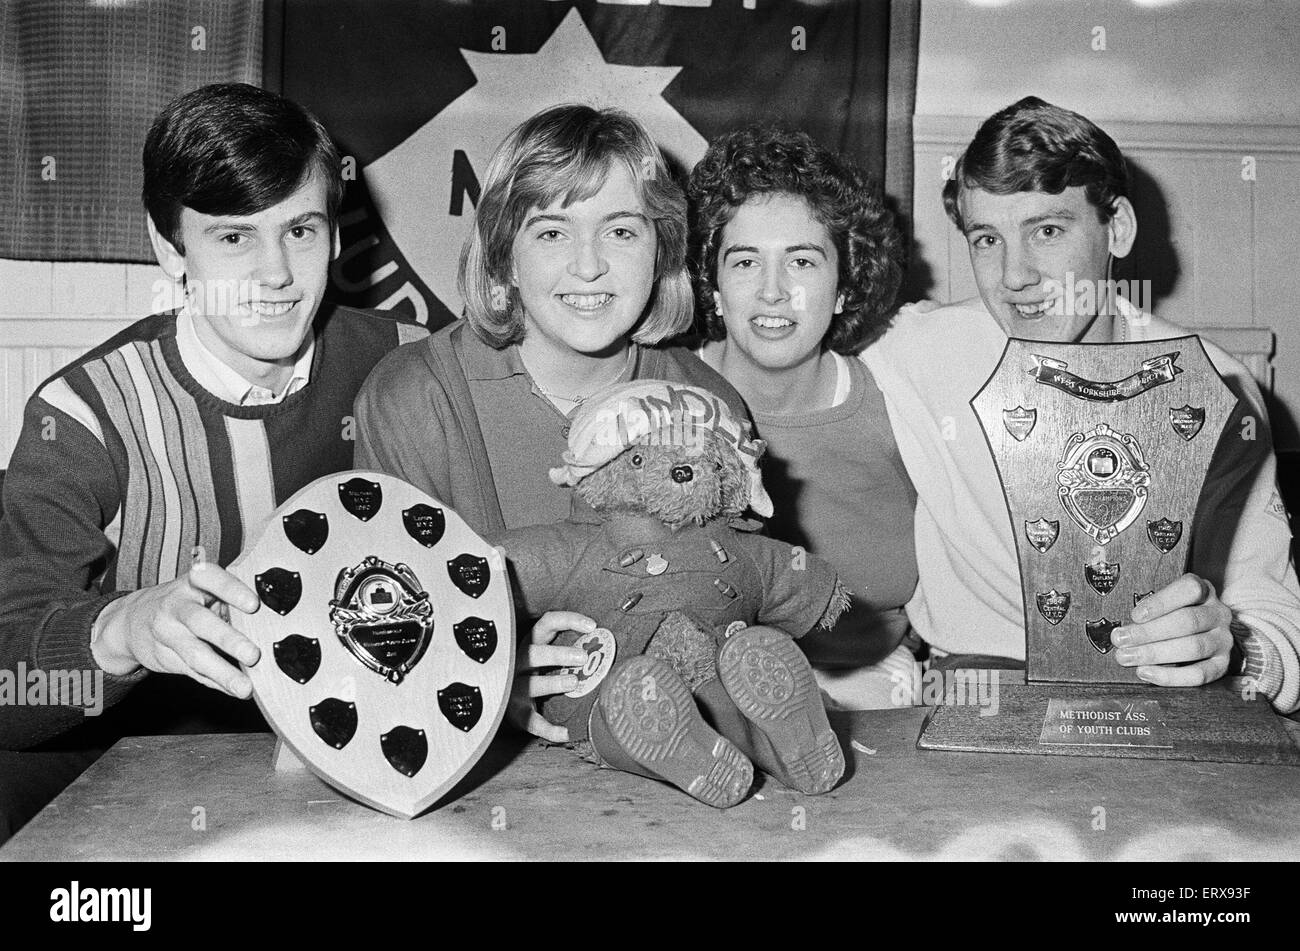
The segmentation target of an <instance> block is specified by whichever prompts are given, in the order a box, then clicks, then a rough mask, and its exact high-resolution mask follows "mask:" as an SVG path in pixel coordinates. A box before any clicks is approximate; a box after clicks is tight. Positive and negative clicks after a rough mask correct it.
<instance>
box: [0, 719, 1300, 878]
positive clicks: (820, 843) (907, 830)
mask: <svg viewBox="0 0 1300 951" xmlns="http://www.w3.org/2000/svg"><path fill="white" fill-rule="evenodd" d="M924 715H925V711H924V710H921V709H915V708H913V709H904V710H891V711H876V712H870V713H855V714H849V715H844V716H837V717H835V719H834V723H835V725H836V728H837V730H839V732H840V735H841V737H842V738H843V739H844V740H845V744H846V748H848V749H850V751H851V757H850V770H851V771H852V775H851V776H850V777H849V779H848V780H847V781H846V782H845V783H843V784H842V785H841V786H840V787H839V788H838V789H836V790H834V791H833V792H831V793H829V794H828V795H825V796H818V797H808V796H803V795H800V794H798V793H794V792H791V791H790V790H787V789H784V788H782V787H781V786H779V785H778V784H776V783H775V782H774V781H770V780H769V781H767V782H765V783H762V784H760V785H758V786H757V788H756V790H755V794H752V795H751V796H750V797H749V799H747V800H746V801H745V802H743V803H742V804H741V805H739V806H737V807H735V808H733V809H729V810H727V811H725V812H719V811H715V810H713V809H710V808H708V807H706V806H703V805H700V804H699V803H697V802H695V801H694V800H692V799H690V798H689V797H687V796H686V795H684V794H683V793H680V792H678V791H677V790H675V789H672V788H670V787H668V786H664V785H661V784H657V783H653V782H651V781H649V780H644V779H639V778H637V777H634V776H630V775H628V774H625V773H618V772H614V771H611V770H599V769H596V768H594V767H592V766H589V765H588V764H586V763H584V762H582V761H581V760H579V759H578V758H577V757H576V756H575V755H574V754H572V753H570V752H569V751H567V750H565V749H563V748H547V747H543V746H542V745H540V744H538V743H533V742H528V741H526V740H524V739H522V738H517V737H504V738H502V739H500V740H498V742H497V743H496V744H495V746H494V747H493V749H492V750H491V751H490V752H489V753H488V755H487V756H486V757H485V758H484V760H483V761H482V762H481V763H480V764H479V766H478V767H476V768H475V770H474V771H473V772H472V773H471V774H470V775H469V776H468V777H467V778H466V780H465V781H464V782H463V783H462V784H461V786H460V787H458V789H457V790H456V791H455V793H454V794H453V795H455V796H456V798H453V799H450V800H448V801H447V802H446V803H445V804H443V805H440V806H438V807H437V808H435V809H434V810H433V811H431V812H427V813H425V814H424V815H423V816H421V817H419V818H417V819H415V820H413V821H407V820H401V819H395V818H392V817H390V816H386V815H382V814H380V813H378V812H375V811H373V810H371V809H368V808H366V807H365V806H361V805H358V804H356V803H354V802H351V801H349V800H347V799H345V798H344V797H343V796H341V795H340V794H338V793H336V792H334V791H333V790H332V789H330V788H329V787H328V786H326V785H325V784H323V783H322V782H320V781H319V780H318V779H316V778H315V776H313V775H312V774H311V773H309V772H307V771H297V772H288V773H286V772H280V773H276V772H274V771H273V770H272V768H271V762H272V748H273V746H274V738H273V737H271V736H270V735H265V734H231V735H218V736H166V737H141V738H131V739H126V740H123V741H122V742H120V743H118V744H117V745H116V746H115V747H113V749H112V750H110V751H109V752H108V753H107V754H106V755H105V756H104V757H103V758H102V759H100V760H99V761H98V762H97V763H96V764H95V765H94V766H92V767H91V768H90V769H89V770H88V771H87V772H86V773H85V774H84V775H83V776H82V777H81V778H80V779H78V780H77V781H76V783H74V784H73V785H72V786H71V787H69V788H68V789H67V790H65V791H64V792H63V794H62V795H60V796H59V797H58V798H57V799H56V800H55V801H54V802H53V803H51V804H50V805H49V806H48V807H47V808H46V809H45V810H44V811H43V812H42V813H41V814H40V815H39V816H38V817H37V818H36V819H35V820H33V822H32V823H31V824H30V825H28V826H27V827H26V828H24V829H23V830H22V831H21V832H19V833H18V835H16V836H15V837H14V838H12V839H11V840H10V841H9V842H8V843H7V844H6V845H5V846H4V847H3V848H0V859H4V860H11V861H12V860H30V859H56V860H88V859H89V860H98V859H115V860H140V859H146V860H159V859H178V860H194V859H197V860H222V859H378V860H400V859H479V860H501V859H506V860H509V859H543V858H555V859H570V858H571V859H653V858H726V859H736V858H744V859H935V858H941V859H986V858H1016V859H1019V858H1048V859H1147V858H1165V859H1204V858H1217V859H1225V858H1226V859H1251V860H1258V859H1284V860H1287V859H1289V860H1295V859H1297V858H1300V769H1297V768H1294V767H1279V766H1223V765H1217V764H1206V763H1186V762H1169V761H1153V760H1151V761H1149V760H1115V759H1098V758H1092V757H1065V756H1019V755H1005V754H1001V755H1000V754H983V753H940V752H926V751H920V750H917V749H916V748H915V742H916V738H917V735H918V733H919V730H920V728H921V723H922V720H923V718H924ZM1289 729H1290V730H1291V731H1292V735H1293V738H1295V736H1296V735H1300V728H1297V726H1296V724H1289ZM849 741H854V742H856V744H858V745H860V746H862V747H865V748H866V750H865V751H864V750H861V749H856V748H853V747H849V746H848V743H849Z"/></svg>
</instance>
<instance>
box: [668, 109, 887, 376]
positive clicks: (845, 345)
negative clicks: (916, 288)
mask: <svg viewBox="0 0 1300 951" xmlns="http://www.w3.org/2000/svg"><path fill="white" fill-rule="evenodd" d="M687 193H688V195H689V197H690V202H691V252H692V253H691V259H692V262H691V263H692V268H693V271H694V277H695V289H696V300H697V303H698V305H699V328H698V329H699V331H700V333H701V334H702V335H703V336H704V337H705V338H706V339H708V340H722V339H724V338H725V337H726V336H727V330H726V324H725V323H724V322H723V319H722V317H720V316H719V315H718V312H717V309H716V308H715V306H714V300H713V294H714V292H715V291H716V290H717V289H718V283H717V275H718V250H719V249H718V245H719V243H720V241H721V239H722V229H723V228H725V227H726V225H727V223H728V222H729V221H731V219H732V217H734V215H735V214H736V209H738V208H739V207H740V206H741V205H743V204H744V203H745V202H746V201H747V200H748V199H749V198H751V197H753V196H755V195H771V194H788V195H793V196H797V197H799V198H802V199H804V200H805V201H806V202H807V203H808V206H809V208H810V209H811V211H812V213H813V216H814V217H815V218H816V219H817V220H818V221H820V222H821V223H822V224H823V225H825V227H826V230H827V231H828V232H829V233H830V237H831V240H832V241H833V242H834V243H835V250H836V252H837V254H838V256H839V290H840V293H842V294H843V295H844V309H843V312H842V313H839V314H836V315H835V316H834V318H833V319H832V321H831V326H830V329H829V330H828V331H827V333H826V339H825V340H824V341H823V344H824V346H826V347H827V348H828V349H830V350H833V351H835V352H836V353H843V354H850V353H856V352H857V351H859V350H861V349H862V348H863V347H864V346H866V344H867V343H869V342H870V341H871V340H872V339H873V338H874V337H876V336H878V335H879V334H880V333H881V332H883V331H884V329H885V328H886V327H887V326H888V324H889V316H890V313H891V311H892V309H893V305H894V298H895V296H896V295H897V294H898V287H899V284H900V283H901V282H902V279H903V267H904V263H905V259H906V252H905V248H904V244H903V237H902V235H901V234H900V233H899V230H898V228H897V227H896V226H895V223H894V215H893V213H892V212H891V211H890V210H889V209H888V208H887V207H886V206H885V204H884V201H883V199H882V197H881V190H880V186H879V184H878V183H877V182H876V181H875V180H874V179H873V178H871V177H870V176H869V175H867V173H866V172H864V171H863V170H862V169H861V168H859V167H858V166H857V165H856V164H855V163H854V162H853V161H851V160H850V159H848V158H847V157H845V156H843V155H839V154H837V153H835V152H832V151H831V150H830V149H827V148H825V147H823V146H821V145H818V144H817V143H816V142H814V141H813V139H812V137H811V136H809V135H808V134H807V133H805V132H795V131H791V130H787V129H781V128H776V127H771V126H751V127H750V128H747V129H741V130H739V131H736V132H731V133H728V134H727V135H724V136H722V137H720V138H718V139H715V140H714V141H713V143H712V144H711V145H710V146H709V148H708V151H707V152H705V154H704V158H702V159H700V161H699V164H697V165H696V166H695V169H694V171H692V172H691V178H690V184H689V185H688V186H687Z"/></svg>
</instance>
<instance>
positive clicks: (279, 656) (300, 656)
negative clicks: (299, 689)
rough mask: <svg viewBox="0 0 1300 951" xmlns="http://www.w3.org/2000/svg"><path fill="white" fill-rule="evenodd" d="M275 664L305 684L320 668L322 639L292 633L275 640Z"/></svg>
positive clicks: (287, 674) (286, 673) (289, 675)
mask: <svg viewBox="0 0 1300 951" xmlns="http://www.w3.org/2000/svg"><path fill="white" fill-rule="evenodd" d="M275 664H276V666H277V667H279V668H280V669H281V670H282V671H284V673H285V675H286V676H288V677H292V678H293V679H294V680H296V681H297V682H298V683H300V684H305V683H307V681H309V680H311V679H312V678H313V677H315V676H316V671H318V670H320V641H318V640H316V638H314V637H303V636H302V635H301V634H290V635H289V636H288V637H286V638H285V639H284V640H282V641H276V642H275Z"/></svg>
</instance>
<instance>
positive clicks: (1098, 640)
mask: <svg viewBox="0 0 1300 951" xmlns="http://www.w3.org/2000/svg"><path fill="white" fill-rule="evenodd" d="M1117 627H1119V621H1111V620H1108V619H1106V618H1100V619H1098V620H1096V621H1085V622H1084V624H1083V628H1084V631H1085V632H1086V633H1087V635H1088V643H1090V644H1091V645H1092V646H1093V647H1095V648H1096V649H1097V650H1098V651H1100V652H1101V653H1103V654H1109V653H1110V649H1111V648H1112V647H1114V646H1115V645H1114V644H1112V643H1111V642H1110V632H1111V631H1113V630H1115V628H1117Z"/></svg>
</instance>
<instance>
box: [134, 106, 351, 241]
mask: <svg viewBox="0 0 1300 951" xmlns="http://www.w3.org/2000/svg"><path fill="white" fill-rule="evenodd" d="M143 158H144V190H143V197H144V206H145V209H146V210H147V211H148V212H149V216H150V217H151V218H152V219H153V222H154V225H155V226H156V227H157V228H158V231H159V233H160V234H162V236H163V237H164V238H166V239H167V240H168V241H170V242H171V243H172V244H173V245H174V246H175V247H176V250H177V251H180V252H181V253H182V254H184V253H185V249H184V247H182V244H181V235H180V222H181V209H182V208H191V209H193V210H194V211H197V212H200V213H201V214H205V215H252V214H256V213H257V212H259V211H264V210H266V209H267V208H270V207H271V206H272V205H274V204H276V203H277V202H280V201H283V200H284V199H285V198H287V197H289V195H291V194H293V192H294V191H295V190H296V189H297V188H298V187H300V186H301V185H302V184H303V182H305V181H306V180H307V179H308V178H309V177H310V176H311V174H312V173H313V172H315V173H317V174H319V175H321V176H322V177H323V178H324V180H325V188H326V213H327V214H328V216H329V220H330V225H331V226H333V224H334V222H335V221H336V220H337V216H338V209H339V204H340V203H341V202H342V200H343V176H342V171H343V170H342V162H341V161H340V159H339V153H338V149H336V148H335V147H334V143H333V142H332V141H331V140H330V137H329V133H327V132H326V131H325V127H324V126H322V125H321V124H320V122H319V121H317V119H316V118H315V116H313V115H312V114H311V113H310V112H308V111H307V110H306V109H304V108H303V107H302V106H300V105H298V104H297V103H296V102H293V101H291V100H289V99H285V98H284V97H283V96H277V95H276V94H275V93H272V92H267V91H266V90H265V89H259V88H257V87H256V86H250V85H248V84H247V83H213V84H211V85H208V86H202V87H200V88H198V89H195V90H193V91H192V92H188V93H185V94H184V95H182V96H178V97H177V98H175V99H173V100H172V101H171V102H169V103H168V104H167V105H166V106H165V107H164V108H163V111H162V112H160V113H159V114H158V117H157V118H156V119H154V121H153V125H152V126H150V128H149V134H148V136H146V137H145V141H144V156H143Z"/></svg>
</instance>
